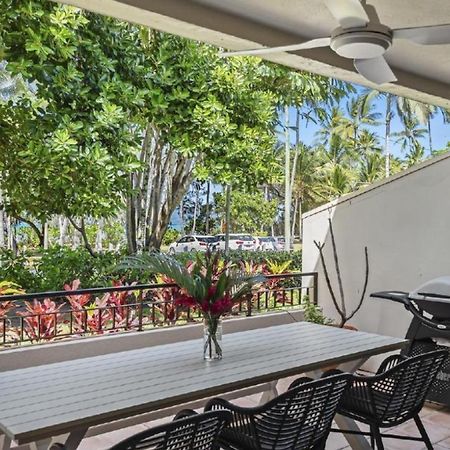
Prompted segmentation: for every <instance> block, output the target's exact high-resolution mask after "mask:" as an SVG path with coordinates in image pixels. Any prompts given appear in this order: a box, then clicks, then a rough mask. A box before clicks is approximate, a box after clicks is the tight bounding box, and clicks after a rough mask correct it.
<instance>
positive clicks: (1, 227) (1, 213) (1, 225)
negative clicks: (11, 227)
mask: <svg viewBox="0 0 450 450" xmlns="http://www.w3.org/2000/svg"><path fill="white" fill-rule="evenodd" d="M5 218H6V212H5V206H4V204H3V194H2V191H0V248H5V244H6V241H5Z"/></svg>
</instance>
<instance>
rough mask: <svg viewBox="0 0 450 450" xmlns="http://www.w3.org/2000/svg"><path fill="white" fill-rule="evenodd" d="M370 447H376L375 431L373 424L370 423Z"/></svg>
mask: <svg viewBox="0 0 450 450" xmlns="http://www.w3.org/2000/svg"><path fill="white" fill-rule="evenodd" d="M370 447H371V448H373V449H375V432H374V431H373V425H370Z"/></svg>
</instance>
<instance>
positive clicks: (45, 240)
mask: <svg viewBox="0 0 450 450" xmlns="http://www.w3.org/2000/svg"><path fill="white" fill-rule="evenodd" d="M42 231H43V234H44V250H48V247H49V236H48V221H45V222H44V225H43V227H42Z"/></svg>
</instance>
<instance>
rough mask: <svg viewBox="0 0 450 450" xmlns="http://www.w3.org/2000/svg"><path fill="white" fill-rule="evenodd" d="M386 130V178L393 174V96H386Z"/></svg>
mask: <svg viewBox="0 0 450 450" xmlns="http://www.w3.org/2000/svg"><path fill="white" fill-rule="evenodd" d="M385 115H386V122H385V124H386V128H385V133H384V156H385V171H386V178H387V177H388V176H389V175H390V174H391V120H392V94H386V111H385Z"/></svg>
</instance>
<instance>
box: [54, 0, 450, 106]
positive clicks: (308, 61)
mask: <svg viewBox="0 0 450 450" xmlns="http://www.w3.org/2000/svg"><path fill="white" fill-rule="evenodd" d="M59 1H62V2H64V3H70V4H73V5H75V6H80V7H83V8H86V9H89V10H92V11H96V12H100V13H102V14H106V15H111V16H114V17H120V18H122V19H124V20H129V21H132V22H137V23H141V24H145V25H148V26H150V27H153V28H156V29H160V30H163V31H167V32H171V33H176V34H180V35H182V36H186V37H189V38H192V39H197V40H200V41H204V42H209V43H212V44H215V45H220V46H223V47H226V48H229V49H235V50H240V49H247V48H254V47H258V46H273V45H284V44H293V43H297V42H302V41H304V40H309V39H310V38H317V37H324V36H328V35H329V34H330V33H331V31H332V30H333V29H334V28H336V27H337V24H336V22H335V21H334V19H333V17H332V16H331V14H330V13H329V11H328V9H327V8H326V7H325V5H324V4H323V2H322V1H321V0H152V1H149V0H59ZM373 7H374V8H375V10H376V12H377V14H378V17H379V19H380V21H381V23H383V24H385V25H387V26H389V27H390V28H404V27H412V26H424V25H438V24H450V0H428V1H426V0H368V1H367V8H369V10H370V9H371V8H373ZM266 59H270V60H271V61H275V62H279V63H281V64H284V65H287V66H290V67H293V68H296V69H304V70H309V71H312V72H316V73H320V74H323V75H327V76H333V77H336V78H340V79H342V80H345V81H350V82H356V83H360V84H364V85H367V86H371V87H374V85H372V84H370V83H369V82H367V81H366V80H365V79H364V78H362V77H361V76H360V75H359V74H357V73H356V72H355V71H354V69H353V67H352V63H351V61H349V60H345V59H343V58H340V57H338V56H337V55H336V54H335V53H333V52H332V51H331V50H330V49H328V48H322V49H314V50H305V51H301V52H298V53H296V54H293V53H284V54H271V55H267V57H266ZM386 59H387V60H388V62H389V63H390V65H391V67H392V69H393V70H394V72H395V73H396V75H397V78H398V82H397V83H395V84H392V85H386V86H383V90H386V91H389V92H393V93H396V94H398V95H403V96H408V97H412V98H416V99H418V100H421V101H424V102H429V103H434V104H438V105H441V106H445V107H447V108H450V45H436V46H421V45H418V44H414V43H411V42H406V41H396V42H395V43H394V45H393V47H392V48H391V49H390V50H389V52H388V53H387V54H386Z"/></svg>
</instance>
